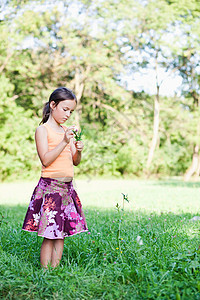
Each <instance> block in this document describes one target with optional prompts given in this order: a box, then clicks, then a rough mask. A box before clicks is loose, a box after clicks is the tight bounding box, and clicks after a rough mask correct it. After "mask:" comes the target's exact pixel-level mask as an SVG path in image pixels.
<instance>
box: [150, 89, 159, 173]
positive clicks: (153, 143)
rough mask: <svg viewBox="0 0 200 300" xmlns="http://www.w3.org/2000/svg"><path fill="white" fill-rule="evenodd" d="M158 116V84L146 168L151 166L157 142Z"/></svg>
mask: <svg viewBox="0 0 200 300" xmlns="http://www.w3.org/2000/svg"><path fill="white" fill-rule="evenodd" d="M159 117H160V103H159V86H158V85H157V93H156V97H155V100H154V120H153V138H152V141H151V146H150V149H149V155H148V159H147V170H149V168H150V166H151V162H152V160H153V156H154V152H155V149H156V146H157V143H158V132H159Z"/></svg>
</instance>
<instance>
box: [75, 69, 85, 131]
mask: <svg viewBox="0 0 200 300" xmlns="http://www.w3.org/2000/svg"><path fill="white" fill-rule="evenodd" d="M83 90H84V83H83V81H82V80H81V75H80V70H79V68H76V73H75V95H76V98H77V106H76V111H75V122H76V127H77V128H78V130H80V115H81V109H82V108H81V97H82V95H83Z"/></svg>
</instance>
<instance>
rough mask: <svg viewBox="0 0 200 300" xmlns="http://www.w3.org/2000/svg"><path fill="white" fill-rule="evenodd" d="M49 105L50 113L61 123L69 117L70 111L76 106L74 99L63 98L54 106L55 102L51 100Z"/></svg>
mask: <svg viewBox="0 0 200 300" xmlns="http://www.w3.org/2000/svg"><path fill="white" fill-rule="evenodd" d="M50 107H51V109H52V110H51V115H52V117H53V118H54V119H55V121H56V122H57V123H59V124H63V123H64V122H65V121H67V120H68V119H69V117H70V116H71V114H72V112H73V111H74V110H75V108H76V101H75V100H63V101H60V102H59V103H58V105H56V106H55V102H54V101H52V102H51V103H50Z"/></svg>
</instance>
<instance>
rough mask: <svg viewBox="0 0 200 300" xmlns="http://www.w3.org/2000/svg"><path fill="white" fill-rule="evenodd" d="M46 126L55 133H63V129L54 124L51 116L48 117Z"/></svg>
mask: <svg viewBox="0 0 200 300" xmlns="http://www.w3.org/2000/svg"><path fill="white" fill-rule="evenodd" d="M47 124H48V125H49V126H50V127H51V128H53V129H55V130H56V131H60V132H61V131H63V127H62V126H61V125H60V124H59V123H58V122H56V120H55V119H54V118H53V117H52V116H51V115H50V116H49V119H48V121H47Z"/></svg>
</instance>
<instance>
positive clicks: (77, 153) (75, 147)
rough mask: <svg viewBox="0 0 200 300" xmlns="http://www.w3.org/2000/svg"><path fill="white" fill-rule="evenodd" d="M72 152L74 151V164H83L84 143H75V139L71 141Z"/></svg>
mask: <svg viewBox="0 0 200 300" xmlns="http://www.w3.org/2000/svg"><path fill="white" fill-rule="evenodd" d="M70 147H71V151H72V158H73V164H74V165H75V166H78V165H79V164H80V162H81V151H82V150H83V147H84V145H83V142H82V141H75V140H74V139H72V140H71V144H70Z"/></svg>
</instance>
